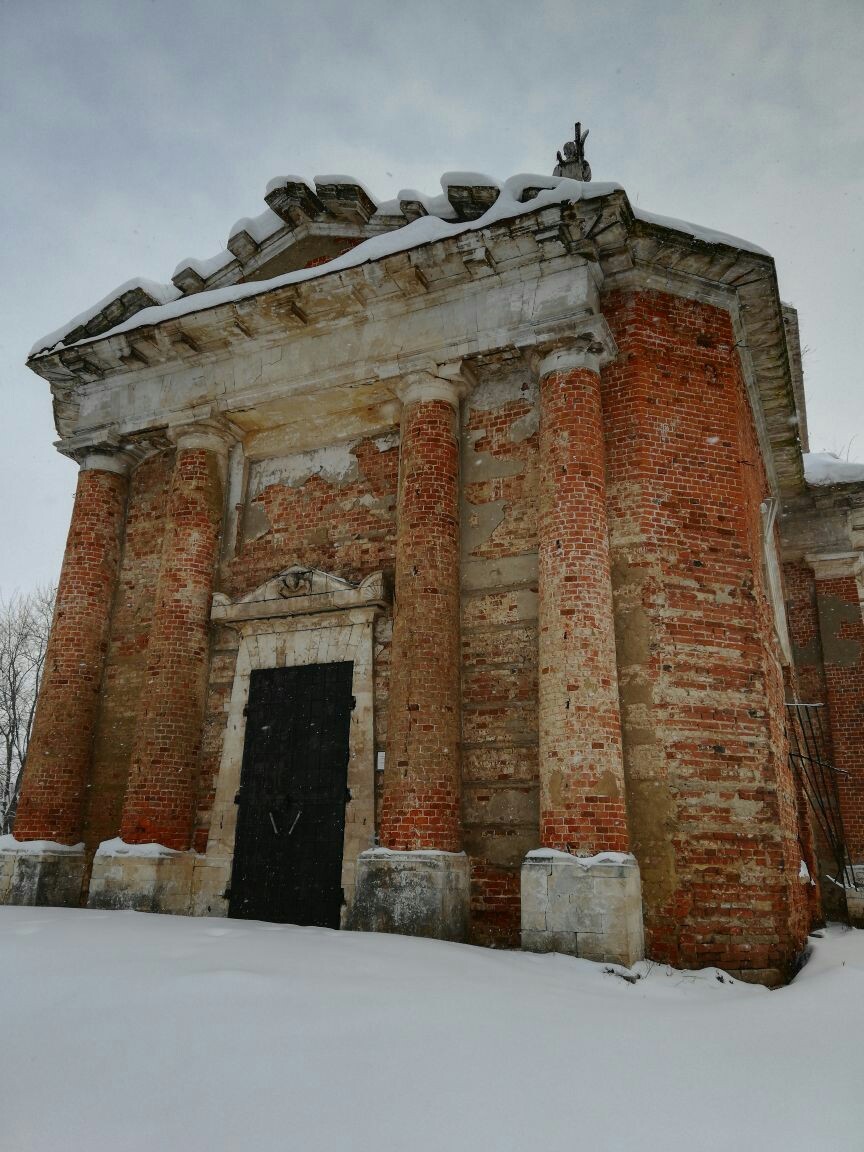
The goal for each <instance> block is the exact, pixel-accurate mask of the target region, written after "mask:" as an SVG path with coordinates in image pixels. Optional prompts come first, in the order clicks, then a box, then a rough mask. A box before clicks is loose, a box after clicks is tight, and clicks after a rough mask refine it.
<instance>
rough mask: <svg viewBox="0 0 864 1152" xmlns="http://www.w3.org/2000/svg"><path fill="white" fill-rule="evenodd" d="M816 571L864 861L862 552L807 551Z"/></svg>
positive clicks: (852, 837) (854, 851) (840, 744)
mask: <svg viewBox="0 0 864 1152" xmlns="http://www.w3.org/2000/svg"><path fill="white" fill-rule="evenodd" d="M807 560H808V562H809V563H810V565H811V567H812V568H813V571H814V572H815V574H816V605H817V609H818V612H819V632H820V635H821V641H822V657H823V661H824V668H825V688H826V693H827V697H828V722H829V726H830V729H831V744H832V746H833V749H834V762H835V765H836V767H837V768H839V769H840V771H841V772H842V773H844V775H841V776H840V777H839V778H838V787H839V791H840V809H841V812H842V816H843V824H844V829H845V832H846V842H847V847H848V849H849V854H850V857H851V859H852V861H853V863H856V864H860V863H862V862H864V763H862V758H861V749H862V748H864V616H862V611H861V588H860V585H859V580H860V579H861V573H862V568H864V565H862V556H861V555H860V554H859V553H857V552H853V553H843V554H840V555H828V556H808V557H807Z"/></svg>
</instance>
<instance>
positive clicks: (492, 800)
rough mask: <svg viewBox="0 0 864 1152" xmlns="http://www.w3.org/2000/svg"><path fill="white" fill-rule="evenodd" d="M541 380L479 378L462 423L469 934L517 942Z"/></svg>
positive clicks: (531, 685)
mask: <svg viewBox="0 0 864 1152" xmlns="http://www.w3.org/2000/svg"><path fill="white" fill-rule="evenodd" d="M537 427H538V408H537V386H536V382H535V381H534V379H533V378H532V376H531V374H530V372H528V371H526V370H524V369H523V370H522V371H521V372H518V371H513V372H506V371H503V372H502V373H501V374H500V375H498V376H496V375H492V376H490V377H489V378H488V379H484V380H482V381H480V382H479V383H478V384H477V386H476V387H475V388H474V390H473V391H472V392H471V394H470V395H469V397H468V399H467V400H466V402H465V419H464V426H463V430H462V477H463V480H462V513H461V516H462V525H461V527H462V738H463V742H462V789H463V795H462V818H463V825H464V829H465V849H466V851H467V852H468V853H469V854H470V856H471V938H472V940H473V941H474V942H475V943H478V944H494V945H497V946H510V947H513V946H516V945H518V942H519V920H520V899H519V873H520V868H521V864H522V860H523V859H524V856H525V853H526V852H528V851H530V850H531V849H532V848H536V847H537V845H538V844H539V842H540V833H539V815H538V811H539V810H538V784H537V723H538V720H537V482H538V466H537V465H538V443H537Z"/></svg>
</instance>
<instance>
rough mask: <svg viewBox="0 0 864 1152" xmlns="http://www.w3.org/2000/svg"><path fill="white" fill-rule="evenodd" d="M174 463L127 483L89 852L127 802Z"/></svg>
mask: <svg viewBox="0 0 864 1152" xmlns="http://www.w3.org/2000/svg"><path fill="white" fill-rule="evenodd" d="M173 461H174V457H173V453H164V454H162V455H159V456H152V457H150V458H149V459H147V460H145V461H143V462H142V463H141V464H140V465H139V466H138V468H137V469H136V470H135V472H134V473H133V474H132V477H131V480H130V486H129V501H128V508H127V514H126V540H125V544H124V548H123V559H122V562H121V565H120V578H119V581H118V585H117V595H116V597H115V604H114V614H113V617H112V621H111V639H110V643H109V646H108V656H107V659H106V662H105V677H104V686H103V691H102V706H101V708H100V711H99V721H98V724H97V727H96V739H95V741H94V747H93V767H92V773H91V787H90V789H89V791H88V793H87V809H86V818H85V822H84V841H85V843H86V845H87V848H88V850H89V851H91V852H92V851H95V850H96V848H97V847H98V846H99V844H100V843H101V842H102V841H103V840H110V839H112V838H113V837H114V836H118V835H119V834H120V819H121V814H122V809H123V796H124V793H125V790H126V779H127V777H128V775H129V762H130V759H131V756H132V744H133V741H134V737H135V726H136V724H137V722H138V711H139V704H140V699H141V691H142V688H143V686H144V680H145V675H146V670H147V644H148V640H149V637H150V622H151V620H152V616H153V602H154V598H155V595H156V584H157V581H158V579H159V563H160V559H161V557H162V540H163V536H164V532H165V502H166V497H167V490H168V483H169V481H170V479H171V468H172V466H173Z"/></svg>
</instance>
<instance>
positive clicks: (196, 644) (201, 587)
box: [121, 445, 223, 849]
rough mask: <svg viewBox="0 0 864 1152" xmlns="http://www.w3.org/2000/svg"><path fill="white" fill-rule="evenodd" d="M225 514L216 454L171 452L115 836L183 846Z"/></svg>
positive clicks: (187, 833)
mask: <svg viewBox="0 0 864 1152" xmlns="http://www.w3.org/2000/svg"><path fill="white" fill-rule="evenodd" d="M222 511H223V481H222V476H221V475H220V461H219V459H218V457H217V454H216V453H215V452H213V451H208V450H207V449H205V448H201V447H189V448H184V447H183V446H182V445H181V446H180V447H178V450H177V453H176V457H175V462H174V470H173V474H172V477H171V489H170V494H169V497H168V508H167V515H166V525H165V539H164V543H163V547H162V558H161V565H160V569H159V581H158V588H157V593H156V603H155V606H154V610H153V620H152V624H151V627H150V640H149V644H148V648H147V672H146V681H145V685H144V691H143V695H142V707H141V709H140V714H139V719H138V726H137V730H136V734H135V745H134V749H133V753H132V763H131V767H130V771H129V779H128V782H127V786H126V797H125V802H124V806H123V819H122V824H121V835H122V837H123V839H124V840H125V841H126V842H127V843H130V844H142V843H148V842H150V841H154V842H157V843H160V844H164V845H165V846H166V847H168V848H176V849H186V848H188V847H189V844H190V838H191V832H192V818H193V803H194V795H195V787H196V776H197V768H198V755H199V750H200V746H201V729H202V723H203V719H204V705H205V697H206V692H207V677H208V667H209V657H210V603H211V597H212V593H213V580H214V569H215V564H216V558H217V547H218V542H219V537H220V530H221V524H222Z"/></svg>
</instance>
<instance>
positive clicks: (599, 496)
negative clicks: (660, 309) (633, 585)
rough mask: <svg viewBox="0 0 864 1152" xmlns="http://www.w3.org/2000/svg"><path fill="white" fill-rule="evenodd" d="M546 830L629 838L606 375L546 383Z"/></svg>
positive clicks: (574, 838) (542, 545)
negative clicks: (603, 390) (603, 393)
mask: <svg viewBox="0 0 864 1152" xmlns="http://www.w3.org/2000/svg"><path fill="white" fill-rule="evenodd" d="M538 536H539V587H540V618H539V645H540V656H539V702H540V839H541V843H542V844H543V846H544V847H547V848H557V849H560V850H561V851H564V852H570V853H572V854H573V855H585V856H592V855H594V854H595V853H597V852H602V851H613V852H625V851H627V850H628V848H629V837H628V833H627V812H626V808H625V800H624V766H623V760H622V756H621V719H620V715H619V711H618V679H617V670H616V663H615V634H614V627H613V612H612V583H611V578H610V570H609V535H608V530H607V525H606V467H605V459H604V443H603V412H602V407H601V401H600V376H599V374H598V373H597V372H596V371H594V370H592V369H588V368H571V369H566V370H555V371H551V372H547V373H546V374H545V375H544V376H543V377H542V379H541V381H540V493H539V526H538Z"/></svg>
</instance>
